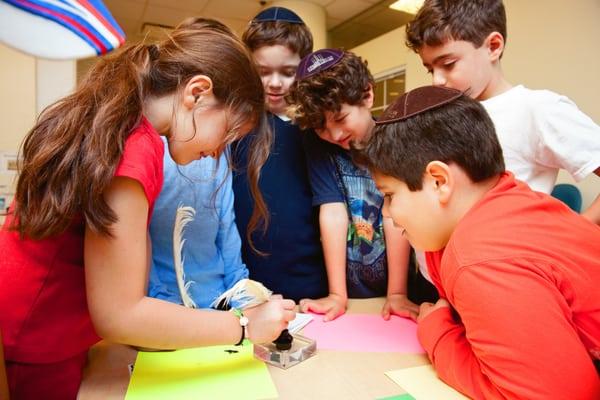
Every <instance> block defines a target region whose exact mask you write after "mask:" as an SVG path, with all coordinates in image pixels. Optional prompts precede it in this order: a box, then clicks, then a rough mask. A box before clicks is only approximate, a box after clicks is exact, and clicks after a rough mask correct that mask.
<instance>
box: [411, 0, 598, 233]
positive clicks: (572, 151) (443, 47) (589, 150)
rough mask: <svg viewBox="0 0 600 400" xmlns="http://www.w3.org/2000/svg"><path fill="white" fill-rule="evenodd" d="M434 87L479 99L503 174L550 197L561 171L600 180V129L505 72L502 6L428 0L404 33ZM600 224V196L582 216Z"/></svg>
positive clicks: (495, 1)
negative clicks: (498, 151)
mask: <svg viewBox="0 0 600 400" xmlns="http://www.w3.org/2000/svg"><path fill="white" fill-rule="evenodd" d="M406 38H407V39H406V43H407V45H408V46H409V47H410V48H411V49H412V50H414V51H415V52H416V53H418V54H419V56H420V57H421V60H422V61H423V65H424V66H425V67H426V68H427V70H428V71H429V72H430V73H431V74H432V80H433V84H434V85H439V86H445V87H450V88H454V89H458V90H461V91H463V92H466V93H467V94H469V96H470V97H472V98H474V99H477V100H480V101H481V102H482V104H483V106H484V107H485V108H486V110H487V112H488V113H489V114H490V116H491V118H492V121H493V122H494V125H495V127H496V132H497V134H498V138H499V140H500V144H501V146H502V151H503V153H504V160H505V164H506V169H507V170H509V171H511V172H513V173H514V175H515V176H516V177H517V178H518V179H520V180H522V181H525V182H527V183H528V184H529V186H531V188H532V189H534V190H537V191H540V192H545V193H550V192H551V191H552V188H553V187H554V184H555V181H556V177H557V175H558V171H559V170H560V169H565V170H566V171H568V172H569V173H570V174H571V175H572V176H573V178H574V179H575V180H576V181H580V180H582V179H583V178H585V177H586V176H588V175H589V174H591V173H595V174H596V175H599V176H600V127H599V126H598V125H596V124H595V123H594V122H593V121H592V120H591V119H590V118H589V117H588V116H586V115H585V114H584V113H582V112H581V111H580V110H579V109H578V108H577V106H576V105H575V104H574V103H573V102H572V101H571V100H569V99H568V98H566V97H564V96H561V95H559V94H556V93H554V92H551V91H548V90H531V89H528V88H526V87H524V86H522V85H518V86H513V85H512V84H511V83H509V82H508V81H507V80H506V79H505V77H504V74H503V72H502V68H501V65H500V58H501V57H502V53H503V51H504V42H505V38H506V13H505V10H504V5H503V4H502V1H501V0H478V1H472V0H426V1H425V3H424V5H423V7H422V8H421V9H420V10H419V12H418V13H417V15H416V17H415V19H414V20H413V21H411V22H410V23H409V24H408V25H407V27H406ZM582 215H583V216H585V217H586V218H588V219H590V220H592V221H594V222H595V223H596V224H600V196H598V197H597V198H596V199H595V201H594V202H593V203H592V204H591V206H590V207H589V208H588V209H587V210H585V211H584V212H583V213H582Z"/></svg>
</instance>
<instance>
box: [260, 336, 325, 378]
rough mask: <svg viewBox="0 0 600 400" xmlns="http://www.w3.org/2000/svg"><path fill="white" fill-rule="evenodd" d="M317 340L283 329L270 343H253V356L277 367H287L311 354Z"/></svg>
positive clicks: (313, 351) (314, 349) (315, 349)
mask: <svg viewBox="0 0 600 400" xmlns="http://www.w3.org/2000/svg"><path fill="white" fill-rule="evenodd" d="M316 351H317V342H315V341H314V340H312V339H310V338H307V337H305V336H302V335H298V334H294V335H292V334H291V333H289V332H288V330H287V329H284V330H283V331H282V332H281V335H279V337H278V338H277V339H276V340H275V341H274V342H272V343H265V344H255V345H254V357H256V358H258V359H259V360H262V361H264V362H266V363H268V364H271V365H274V366H276V367H279V368H283V369H288V368H289V367H292V366H294V365H296V364H298V363H300V362H302V361H304V360H306V359H308V358H310V357H311V356H313V355H314V354H315V353H316Z"/></svg>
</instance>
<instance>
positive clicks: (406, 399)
mask: <svg viewBox="0 0 600 400" xmlns="http://www.w3.org/2000/svg"><path fill="white" fill-rule="evenodd" d="M377 400H415V398H414V397H412V396H411V395H410V394H408V393H404V394H397V395H395V396H390V397H382V398H380V399H377Z"/></svg>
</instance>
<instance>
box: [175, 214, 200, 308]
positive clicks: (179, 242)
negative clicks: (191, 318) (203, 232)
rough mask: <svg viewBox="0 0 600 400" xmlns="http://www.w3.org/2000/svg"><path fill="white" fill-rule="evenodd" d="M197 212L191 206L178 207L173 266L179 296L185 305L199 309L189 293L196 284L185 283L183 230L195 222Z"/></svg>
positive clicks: (191, 282)
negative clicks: (191, 286)
mask: <svg viewBox="0 0 600 400" xmlns="http://www.w3.org/2000/svg"><path fill="white" fill-rule="evenodd" d="M195 215H196V210H194V209H193V208H192V207H189V206H183V205H180V206H179V207H177V213H176V214H175V226H174V228H173V264H174V266H175V276H176V278H177V286H178V287H179V294H180V295H181V300H182V301H183V305H184V306H186V307H189V308H197V306H196V303H195V302H194V300H192V297H191V296H190V294H189V293H188V289H189V287H190V285H192V284H193V283H194V282H193V281H190V282H187V283H186V282H185V271H184V268H183V262H184V259H183V255H182V254H183V245H184V244H185V239H184V238H183V230H184V228H185V226H186V225H187V224H189V223H190V222H192V221H193V220H194V216H195Z"/></svg>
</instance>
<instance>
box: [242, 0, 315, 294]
mask: <svg viewBox="0 0 600 400" xmlns="http://www.w3.org/2000/svg"><path fill="white" fill-rule="evenodd" d="M242 40H243V41H244V43H246V45H247V46H248V47H249V48H250V50H251V51H252V54H253V56H254V59H255V61H256V63H257V67H258V69H259V72H260V75H261V77H262V81H263V86H264V89H265V102H266V105H267V109H268V111H269V115H268V118H269V122H270V126H271V130H272V136H271V140H272V141H273V142H272V147H271V153H270V154H269V155H265V157H268V158H267V159H266V162H265V164H264V165H263V167H262V170H261V176H260V181H259V188H260V190H261V192H262V194H263V196H264V198H265V201H266V203H267V206H268V209H269V213H270V223H269V225H268V227H267V229H266V230H265V231H261V230H260V229H259V230H258V231H257V232H255V233H254V234H253V235H252V237H250V238H249V237H246V236H244V237H242V257H243V260H244V262H245V263H246V265H247V266H248V269H249V271H250V278H252V279H254V280H257V281H260V282H262V283H263V284H264V285H265V286H267V287H268V288H269V289H271V290H273V291H274V292H275V293H280V294H283V295H284V297H286V298H290V299H293V300H295V301H299V300H300V299H301V298H304V297H322V296H325V295H326V294H327V276H326V274H325V267H324V264H323V253H322V251H321V243H320V239H319V229H318V215H317V209H316V208H314V207H313V206H312V203H311V197H312V196H311V190H310V184H309V180H308V174H307V169H306V158H305V151H304V145H305V144H304V137H305V135H303V134H302V133H301V130H300V128H299V127H298V126H296V125H294V124H292V123H291V122H290V121H289V118H287V117H286V116H285V110H286V107H287V104H286V102H285V100H284V96H285V95H287V93H288V90H289V87H290V86H291V84H292V83H293V82H294V80H295V77H296V69H297V67H298V64H299V62H300V59H301V58H302V57H304V56H305V55H306V54H308V53H310V52H311V51H312V35H311V33H310V31H309V30H308V28H307V27H306V25H305V24H304V22H303V21H302V20H301V19H300V17H298V15H296V14H295V13H294V12H292V11H290V10H288V9H286V8H282V7H272V8H268V9H266V10H263V11H262V12H260V13H259V14H258V15H257V16H256V17H255V18H254V19H253V20H252V22H251V23H250V25H249V26H248V28H247V29H246V31H245V32H244V34H243V36H242ZM257 138H258V139H257ZM259 139H260V136H255V135H253V134H250V135H248V136H247V137H245V138H244V139H243V140H241V141H240V142H239V143H236V145H235V146H234V149H233V159H234V165H235V167H236V170H235V171H234V176H233V189H234V193H235V213H236V222H237V225H238V228H239V230H240V232H246V227H247V226H248V224H253V223H254V222H253V220H252V217H251V214H252V209H253V205H254V202H253V200H252V197H251V196H250V189H249V186H248V181H249V180H248V176H247V175H246V166H247V165H248V163H249V162H253V161H254V162H256V160H248V158H247V154H248V149H249V146H252V145H253V141H254V140H259ZM253 246H254V247H255V249H256V250H258V251H259V252H261V253H263V254H259V253H257V252H256V251H255V250H254V249H253Z"/></svg>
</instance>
